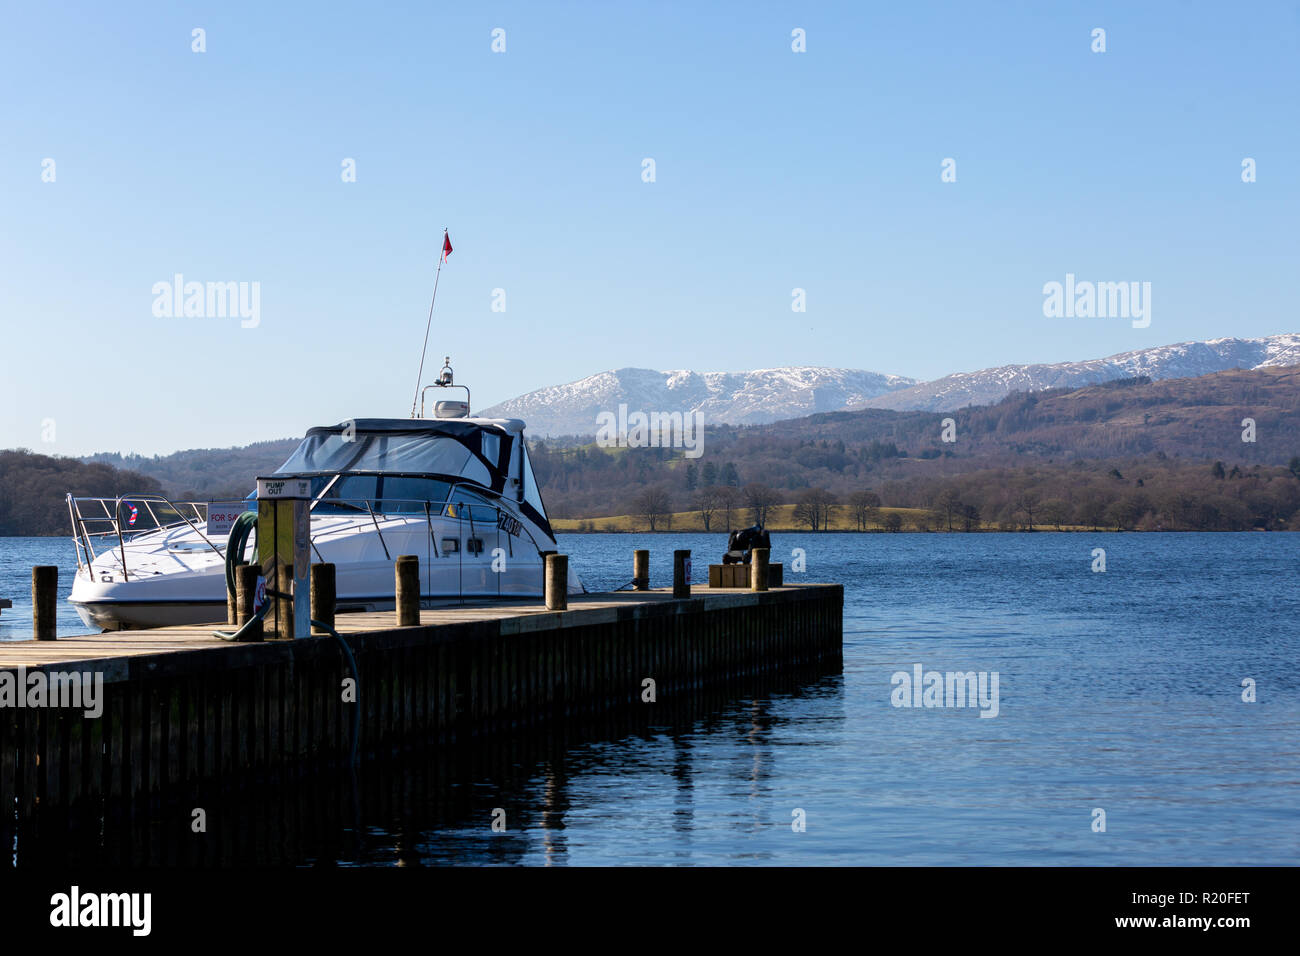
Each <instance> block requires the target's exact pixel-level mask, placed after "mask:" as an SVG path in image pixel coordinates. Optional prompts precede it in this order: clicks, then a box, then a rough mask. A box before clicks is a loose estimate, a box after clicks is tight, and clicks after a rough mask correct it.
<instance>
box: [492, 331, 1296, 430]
mask: <svg viewBox="0 0 1300 956" xmlns="http://www.w3.org/2000/svg"><path fill="white" fill-rule="evenodd" d="M1283 365H1300V334H1297V333H1287V334H1284V335H1270V336H1267V337H1266V338H1258V339H1233V338H1225V339H1211V340H1210V341H1208V342H1180V343H1178V344H1177V345H1162V346H1158V347H1156V348H1150V349H1138V350H1137V351H1134V352H1122V353H1120V354H1119V355H1112V356H1110V357H1109V358H1102V359H1091V360H1088V361H1082V362H1058V363H1056V364H1050V365H1004V366H1001V367H1000V368H988V369H982V370H980V371H978V372H958V373H956V374H953V375H946V376H944V377H943V378H939V379H935V380H934V381H932V382H917V381H916V379H911V378H904V377H903V376H901V375H883V374H880V373H878V372H864V371H861V370H858V369H842V368H818V367H798V368H766V369H755V370H754V371H752V372H689V371H675V372H656V371H653V370H652V369H646V368H621V369H617V370H615V371H612V372H601V373H599V374H597V375H591V376H588V377H587V378H584V379H580V380H578V381H576V382H570V383H569V384H567V385H553V386H550V387H548V388H540V389H538V390H537V391H535V392H529V393H528V394H526V395H520V396H519V397H518V398H512V399H511V400H510V401H508V402H502V403H501V404H499V405H493V406H492V407H491V408H487V409H482V410H476V411H475V414H478V415H484V416H486V417H491V418H495V417H503V418H522V419H523V420H524V421H526V422H527V423H528V430H529V432H530V433H531V434H534V435H539V436H545V435H594V434H595V433H596V431H597V427H598V426H597V416H598V415H599V414H600V413H601V412H613V413H615V414H617V412H618V406H619V405H620V404H626V405H627V406H628V410H629V411H630V412H632V411H642V412H677V411H680V412H683V413H685V412H693V411H700V412H702V413H703V414H704V421H705V424H706V425H718V424H728V425H754V424H760V423H763V422H771V421H778V420H780V419H783V418H799V417H801V416H804V415H811V414H813V413H814V412H833V411H842V410H844V409H851V408H891V409H895V410H898V411H910V410H920V411H931V412H941V411H952V410H954V409H958V408H964V407H965V406H967V405H991V404H993V403H994V402H998V401H1001V400H1002V399H1003V398H1005V397H1006V396H1007V395H1009V394H1010V393H1011V392H1014V391H1020V392H1037V391H1042V390H1043V389H1046V388H1077V387H1080V386H1083V385H1096V384H1098V383H1100V382H1109V381H1112V380H1114V379H1117V378H1132V377H1133V376H1136V375H1146V376H1148V377H1149V378H1151V379H1166V378H1194V377H1196V376H1199V375H1208V374H1210V373H1212V372H1225V371H1227V370H1229V369H1234V368H1242V369H1255V368H1265V367H1268V366H1283Z"/></svg>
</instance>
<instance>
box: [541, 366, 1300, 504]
mask: <svg viewBox="0 0 1300 956" xmlns="http://www.w3.org/2000/svg"><path fill="white" fill-rule="evenodd" d="M949 418H950V419H952V422H953V425H954V428H955V438H956V440H955V441H954V442H951V443H948V442H944V441H943V440H942V431H943V428H944V420H945V419H949ZM1244 418H1253V419H1254V420H1255V429H1256V441H1255V442H1253V443H1247V442H1243V441H1242V431H1243V429H1242V425H1241V422H1242V419H1244ZM538 444H539V445H540V447H535V449H534V453H533V461H534V465H535V467H536V468H537V471H538V481H539V483H540V484H541V486H542V488H543V490H544V494H545V496H546V502H547V504H548V506H549V507H550V508H551V511H552V512H553V514H554V516H555V517H560V518H565V517H567V518H593V517H599V516H603V515H616V514H628V513H631V512H632V510H633V509H632V507H631V505H630V502H631V501H632V500H633V499H634V498H636V497H637V496H638V495H639V494H641V493H642V492H643V491H645V490H646V489H648V488H658V489H660V490H662V491H663V492H664V493H666V494H667V495H668V496H669V497H670V498H671V499H672V502H673V503H674V505H675V508H676V510H679V511H681V510H687V503H688V501H689V499H690V498H691V496H692V495H693V494H694V493H695V492H696V491H698V490H699V489H700V488H701V487H705V486H708V485H712V484H718V485H722V484H727V485H732V486H737V487H739V486H744V485H747V484H751V483H760V484H763V485H765V486H768V487H769V488H771V489H772V490H773V491H774V493H775V494H776V496H777V499H778V500H779V501H780V502H782V503H788V502H793V501H795V500H796V499H797V498H798V497H799V496H800V494H801V493H802V492H803V491H804V490H806V489H809V488H822V489H826V490H827V491H828V492H830V493H832V494H835V495H839V496H846V495H849V494H851V493H853V492H854V491H855V490H862V489H864V488H875V489H877V490H880V489H882V488H883V487H884V486H885V485H886V484H887V483H890V482H895V483H899V482H902V483H906V482H916V481H922V480H929V479H932V478H936V477H943V476H955V475H959V474H964V473H969V472H975V471H980V470H984V471H987V472H997V471H1007V470H1013V469H1026V468H1032V467H1036V466H1039V465H1043V464H1060V463H1062V462H1080V463H1087V462H1089V461H1092V462H1100V461H1110V462H1119V461H1130V460H1162V459H1171V460H1175V459H1180V460H1184V461H1188V462H1212V461H1215V460H1222V461H1224V462H1226V463H1227V464H1228V466H1229V467H1231V466H1232V465H1240V466H1241V467H1253V466H1255V465H1272V466H1289V465H1290V463H1291V461H1292V459H1293V458H1296V456H1300V368H1294V367H1285V368H1265V369H1259V370H1255V371H1232V372H1221V373H1218V374H1215V375H1207V376H1202V377H1200V378H1192V379H1177V380H1172V381H1163V382H1150V381H1148V380H1145V379H1129V380H1122V381H1115V382H1108V383H1106V384H1103V385H1094V386H1091V387H1089V388H1083V389H1075V390H1054V391H1047V392H1040V393H1034V394H1019V393H1017V394H1014V395H1011V396H1009V397H1008V398H1006V399H1004V400H1003V401H1001V402H999V403H998V404H997V405H992V406H984V407H974V408H967V409H963V410H961V411H958V412H951V413H933V412H916V411H913V412H895V411H887V410H884V409H867V410H863V411H855V412H832V413H826V414H820V415H811V416H808V417H806V418H800V419H794V420H791V421H784V422H775V423H772V424H767V425H756V426H748V427H719V428H711V429H708V430H707V431H706V433H705V442H704V454H703V456H702V457H701V458H700V459H698V460H695V461H692V460H688V459H685V458H684V457H683V456H682V452H681V451H680V450H673V449H659V448H639V449H625V448H612V449H604V448H597V447H594V446H591V445H588V446H581V447H580V446H575V445H574V444H573V443H572V442H567V443H566V442H554V441H553V442H545V443H538ZM1107 467H1114V465H1113V464H1112V465H1108V466H1107ZM1120 470H1121V471H1122V469H1120ZM899 498H900V500H891V501H887V502H886V503H887V504H889V505H895V506H899V507H915V506H916V505H915V502H914V501H913V500H912V499H911V498H910V497H907V496H903V495H900V496H899ZM904 498H906V500H903V499H904Z"/></svg>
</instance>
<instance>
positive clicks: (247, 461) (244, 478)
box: [85, 438, 302, 500]
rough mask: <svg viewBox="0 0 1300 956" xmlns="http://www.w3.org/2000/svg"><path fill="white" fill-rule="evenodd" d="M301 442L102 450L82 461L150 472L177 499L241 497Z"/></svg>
mask: <svg viewBox="0 0 1300 956" xmlns="http://www.w3.org/2000/svg"><path fill="white" fill-rule="evenodd" d="M301 441H302V439H301V438H277V439H274V440H272V441H260V442H254V443H253V444H251V445H245V446H244V447H242V448H189V449H186V450H185V451H178V452H173V453H172V454H170V455H157V456H155V457H153V458H146V457H144V456H142V455H120V454H107V453H105V454H98V455H91V456H90V457H88V458H86V459H85V460H86V461H90V462H100V463H103V464H106V465H112V466H113V467H114V468H127V469H130V470H132V471H138V472H140V473H142V474H146V475H151V476H153V477H154V478H156V479H158V481H159V482H161V483H162V486H163V488H165V489H166V490H167V493H168V494H169V495H172V496H174V497H177V498H183V499H195V500H207V499H211V498H242V497H244V496H245V495H246V494H248V493H249V492H250V491H252V490H253V482H254V481H255V480H256V478H257V476H258V475H268V474H270V473H271V472H273V471H275V469H277V468H279V467H280V466H281V465H282V464H284V462H285V459H287V458H288V457H289V455H290V454H292V453H293V450H294V449H295V448H297V447H298V443H299V442H301Z"/></svg>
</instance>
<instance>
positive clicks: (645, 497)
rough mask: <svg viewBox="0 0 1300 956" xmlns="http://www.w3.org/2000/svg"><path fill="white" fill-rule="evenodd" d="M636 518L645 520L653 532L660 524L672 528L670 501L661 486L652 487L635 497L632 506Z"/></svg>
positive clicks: (665, 490)
mask: <svg viewBox="0 0 1300 956" xmlns="http://www.w3.org/2000/svg"><path fill="white" fill-rule="evenodd" d="M634 508H635V512H636V515H637V517H638V518H643V519H645V521H646V523H647V524H648V525H650V530H651V531H654V530H656V529H657V528H658V526H659V525H660V524H664V525H665V526H666V527H668V528H671V527H672V520H673V519H672V500H671V499H670V498H669V497H668V491H667V489H665V488H664V486H663V485H652V486H651V487H649V488H646V489H645V490H644V491H642V492H641V493H640V494H639V495H637V496H636V501H635V504H634Z"/></svg>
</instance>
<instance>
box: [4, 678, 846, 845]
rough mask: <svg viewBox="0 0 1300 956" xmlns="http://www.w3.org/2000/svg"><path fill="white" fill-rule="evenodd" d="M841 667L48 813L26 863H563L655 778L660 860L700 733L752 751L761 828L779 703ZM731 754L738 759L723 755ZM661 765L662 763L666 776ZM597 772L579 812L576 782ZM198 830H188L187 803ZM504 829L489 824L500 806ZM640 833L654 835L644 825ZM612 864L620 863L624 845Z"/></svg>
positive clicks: (679, 811) (676, 824)
mask: <svg viewBox="0 0 1300 956" xmlns="http://www.w3.org/2000/svg"><path fill="white" fill-rule="evenodd" d="M839 688H840V681H839V679H838V677H837V676H836V669H835V668H827V667H822V668H819V669H812V670H805V671H801V672H795V673H790V674H786V675H781V676H773V677H768V678H756V679H753V680H750V681H743V682H736V683H735V684H733V685H731V686H729V687H728V688H726V689H719V690H713V691H707V692H693V693H692V694H690V695H688V696H687V697H685V698H683V699H681V700H678V701H676V702H671V703H665V702H664V701H663V700H662V698H661V699H660V702H658V703H656V704H654V705H646V706H644V707H642V708H640V709H636V710H631V711H625V712H620V713H610V714H607V715H605V716H603V717H601V718H599V719H597V720H593V721H589V722H587V723H583V724H573V723H565V724H555V725H553V726H550V727H547V728H542V729H540V730H535V731H531V732H528V733H519V734H515V735H512V736H504V735H498V736H487V737H480V738H473V739H470V740H468V741H465V742H462V743H460V744H457V745H452V746H446V747H442V748H436V749H431V750H415V751H412V752H408V753H406V754H404V755H402V756H401V757H400V758H395V759H391V760H385V761H371V762H369V763H367V764H366V765H364V766H363V767H362V768H361V770H360V771H359V772H358V773H356V774H352V773H348V772H341V773H328V774H314V775H311V776H308V777H303V778H300V779H288V780H283V781H277V780H251V779H245V780H241V781H239V782H237V783H234V784H231V785H227V786H217V785H210V786H196V787H193V788H192V789H190V790H188V791H184V790H183V791H180V792H178V793H176V794H172V795H170V796H168V797H166V798H163V797H161V796H158V795H155V797H154V799H153V800H144V801H139V802H137V804H136V805H135V806H129V805H124V804H114V805H111V806H103V807H99V808H96V809H93V810H84V811H82V812H80V813H67V812H58V813H55V812H47V813H46V814H44V815H39V814H38V816H37V818H36V820H35V822H34V823H33V825H32V826H30V827H28V828H27V829H25V830H24V831H22V832H20V833H19V834H18V839H17V863H18V866H20V867H25V866H40V865H51V864H55V863H68V864H71V865H77V866H86V865H88V866H96V865H112V866H132V867H140V866H166V867H171V866H200V867H205V866H221V865H232V864H252V865H285V864H288V865H305V866H335V865H344V866H346V865H357V864H361V865H366V864H370V865H393V866H420V865H427V864H446V863H462V864H463V863H475V864H484V863H486V864H514V863H522V862H530V863H538V864H542V865H548V866H551V865H565V864H567V863H568V862H570V852H569V833H570V828H571V821H570V816H571V814H572V813H574V812H579V813H580V814H581V816H582V818H583V819H582V825H583V827H584V829H586V830H589V829H590V827H591V826H592V822H593V821H594V820H601V821H603V822H604V823H606V824H607V823H609V822H610V820H609V817H610V816H611V815H613V814H614V813H615V812H616V811H617V809H618V803H611V802H610V801H618V802H621V801H622V800H639V799H641V798H643V797H645V798H646V799H648V800H651V801H653V800H656V799H657V795H655V794H653V793H649V792H647V790H646V789H645V784H646V780H645V777H646V775H647V774H648V773H650V774H654V775H656V776H659V777H660V778H661V779H662V778H663V777H665V776H666V777H667V779H668V780H670V781H671V787H672V798H671V800H672V808H671V831H672V834H673V836H672V846H671V848H669V847H664V848H663V849H664V850H665V851H667V852H666V853H665V854H664V858H665V859H668V860H671V861H673V862H679V863H690V862H692V861H693V860H694V858H695V852H694V847H693V840H694V839H695V833H696V825H697V821H696V786H697V775H698V768H697V767H696V766H695V749H696V747H697V741H698V740H699V739H702V738H707V739H711V740H714V741H716V740H717V739H718V738H719V737H723V738H729V739H731V740H732V741H733V742H734V743H736V744H738V745H741V746H742V747H743V748H744V749H745V750H747V751H748V752H749V754H748V756H745V757H744V758H743V759H744V770H743V771H742V776H743V778H744V779H745V781H746V787H747V788H748V792H749V794H750V795H751V797H752V798H753V801H752V802H753V803H754V804H755V806H754V807H753V808H752V809H750V810H748V811H746V813H747V814H751V816H748V817H747V822H746V829H756V828H758V827H760V826H762V821H761V819H760V817H759V816H758V809H757V804H758V802H759V798H761V797H762V796H763V795H764V792H765V791H764V786H765V783H764V780H763V777H764V774H765V773H766V769H767V767H768V766H769V765H770V757H769V754H768V752H767V746H768V736H769V734H768V731H769V729H770V727H771V726H772V723H773V720H774V718H773V714H772V708H773V702H784V703H785V705H786V706H789V705H790V704H791V703H792V702H794V701H796V700H798V699H800V698H801V697H805V696H807V695H815V696H817V697H818V698H821V699H822V701H821V703H822V705H824V704H825V703H826V702H827V701H826V700H825V698H828V697H829V698H833V697H834V696H835V695H836V694H837V693H839ZM728 759H731V758H728ZM665 770H666V774H665ZM575 779H577V780H581V781H584V782H585V783H586V784H589V783H590V782H591V781H601V782H602V783H601V787H600V788H599V792H598V793H597V795H596V799H595V801H594V802H593V801H592V799H591V796H592V792H591V790H590V787H586V788H585V789H586V797H585V798H584V801H583V802H582V803H581V804H580V805H578V806H576V807H575V799H574V796H573V793H572V789H571V785H572V783H573V781H574V780H575ZM196 809H201V810H202V811H203V814H204V817H205V822H206V829H205V830H204V831H203V832H197V833H196V832H194V830H193V827H192V824H193V821H194V811H195V810H196ZM502 813H503V814H504V822H505V827H504V829H503V830H499V831H498V830H494V828H493V825H492V824H493V819H494V816H498V817H499V816H500V815H501V814H502ZM643 839H645V840H649V839H651V835H650V834H649V833H646V834H644V835H643ZM611 862H618V859H617V850H615V856H614V858H613V859H612V860H611Z"/></svg>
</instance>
